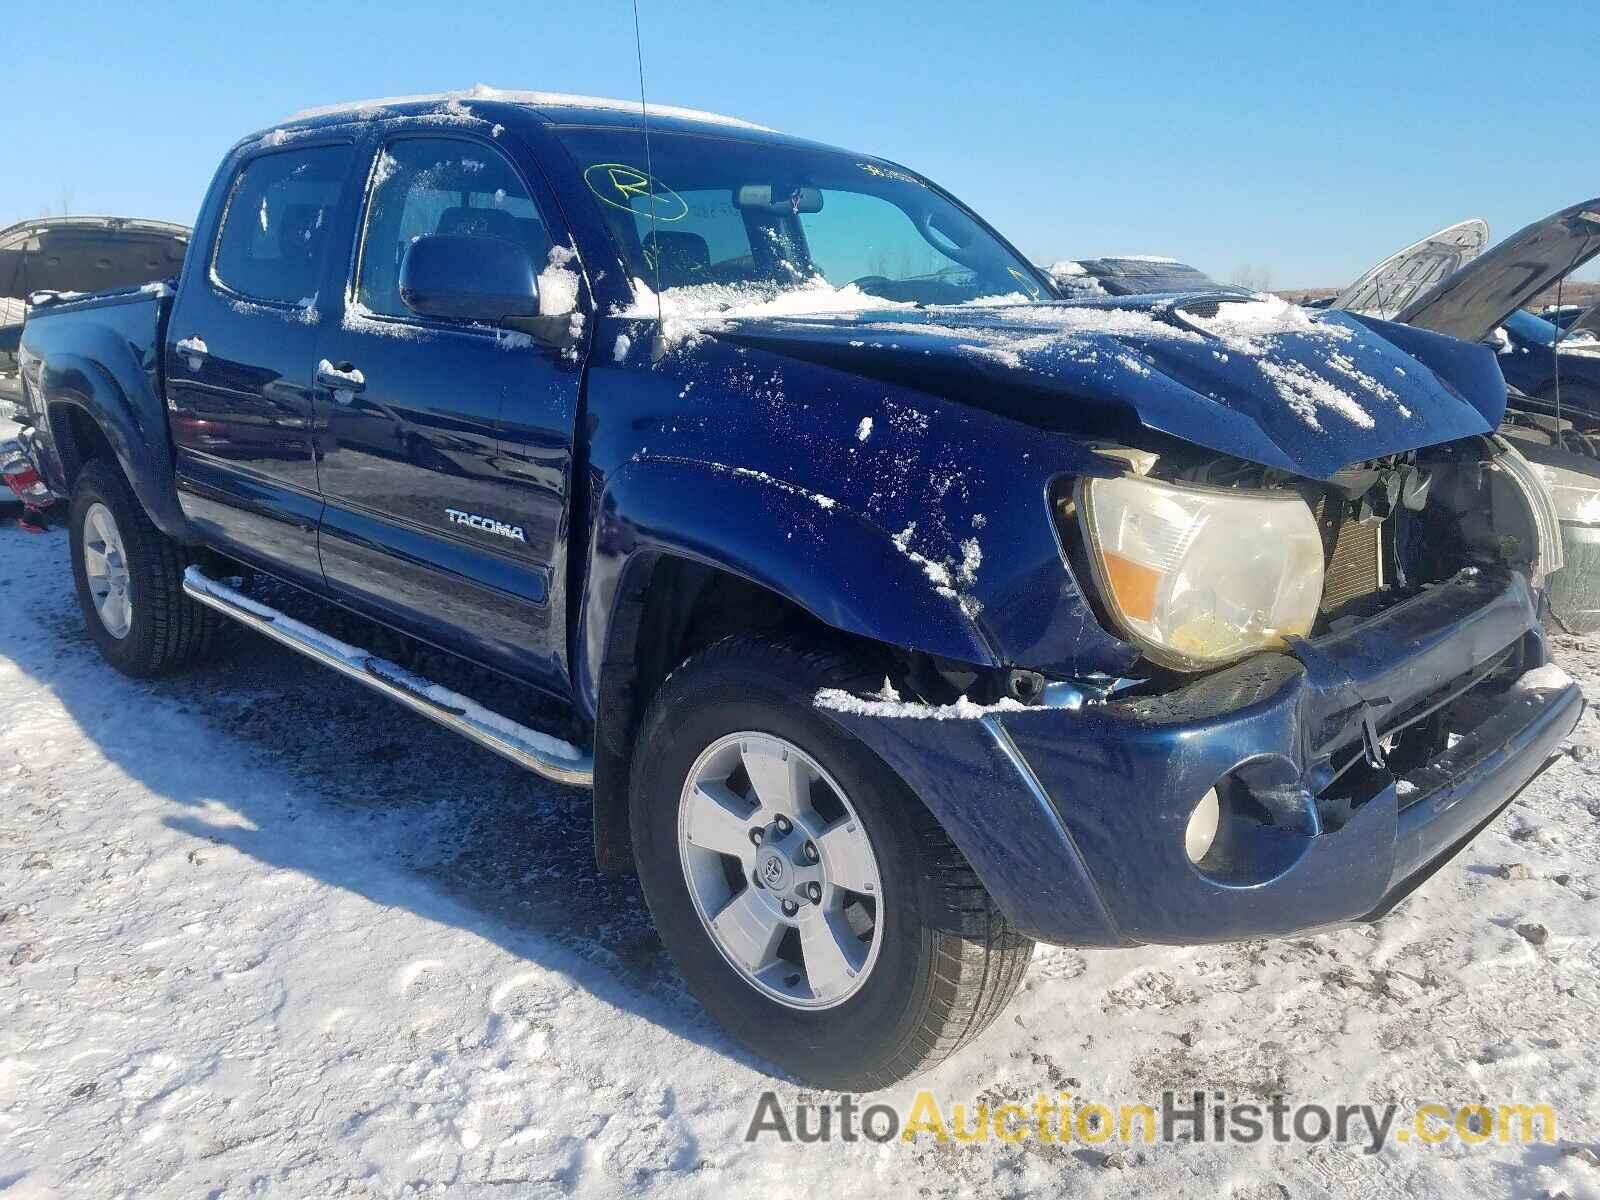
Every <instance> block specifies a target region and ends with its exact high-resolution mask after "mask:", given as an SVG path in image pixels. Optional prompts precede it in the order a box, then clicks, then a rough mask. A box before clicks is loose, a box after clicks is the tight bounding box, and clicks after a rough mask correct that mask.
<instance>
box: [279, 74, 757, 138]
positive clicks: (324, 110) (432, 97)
mask: <svg viewBox="0 0 1600 1200" xmlns="http://www.w3.org/2000/svg"><path fill="white" fill-rule="evenodd" d="M473 100H486V101H495V102H498V103H501V104H518V105H522V106H524V107H526V108H534V109H538V110H539V111H540V112H542V113H543V114H544V115H546V116H547V117H550V118H551V119H553V120H559V119H561V118H562V117H567V116H570V115H572V110H581V111H582V112H584V113H588V114H592V113H595V112H609V113H615V114H619V115H628V114H631V115H633V116H637V115H638V114H639V110H640V104H639V102H638V101H637V100H611V99H607V98H605V97H602V96H575V95H570V94H568V93H566V92H536V91H516V90H506V89H503V88H493V87H489V86H487V85H485V84H481V83H480V84H478V85H477V86H475V87H472V88H469V89H466V90H465V91H452V92H429V93H424V94H421V95H416V96H387V97H381V98H377V99H372V100H352V101H348V102H346V103H342V104H329V105H324V106H322V107H319V108H306V109H301V110H300V111H299V112H297V113H294V114H293V115H291V116H289V117H288V118H286V120H285V121H284V122H283V124H297V123H299V122H301V121H312V120H318V119H322V118H326V117H360V118H365V119H371V118H374V117H379V116H382V115H383V114H384V113H385V112H386V111H387V110H389V109H394V108H401V107H405V106H409V105H425V104H435V105H439V106H441V107H444V108H447V109H449V108H454V107H459V108H460V109H462V110H463V111H464V109H465V106H466V104H467V103H468V102H470V101H473ZM645 111H646V112H648V113H649V114H650V116H652V117H658V118H662V119H666V120H678V121H692V122H698V123H700V124H706V125H723V126H729V127H732V128H735V129H749V130H754V131H757V132H760V133H775V132H777V131H776V130H773V129H769V128H767V127H766V126H765V125H757V124H755V123H754V122H751V121H742V120H740V119H739V118H737V117H725V116H722V115H721V114H720V113H712V112H702V111H700V110H699V109H693V108H679V107H677V106H676V105H671V104H650V105H646V106H645Z"/></svg>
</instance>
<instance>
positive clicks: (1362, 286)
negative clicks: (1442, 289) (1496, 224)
mask: <svg viewBox="0 0 1600 1200" xmlns="http://www.w3.org/2000/svg"><path fill="white" fill-rule="evenodd" d="M1488 244H1489V223H1488V222H1487V221H1484V220H1481V219H1479V218H1477V217H1473V218H1471V219H1470V220H1466V221H1461V222H1458V223H1457V224H1455V225H1451V226H1449V227H1448V228H1445V229H1441V230H1439V232H1438V233H1431V234H1429V235H1428V236H1427V237H1425V238H1423V239H1422V240H1421V241H1420V242H1413V243H1412V244H1411V245H1409V246H1407V247H1406V248H1405V249H1404V250H1401V251H1400V252H1399V253H1398V254H1391V255H1390V256H1389V257H1388V258H1386V259H1384V260H1383V261H1382V262H1381V263H1379V264H1378V265H1377V266H1375V267H1373V268H1372V269H1371V270H1370V271H1368V272H1367V273H1366V274H1365V275H1363V276H1362V277H1361V278H1360V279H1358V280H1356V281H1355V282H1354V283H1352V284H1351V285H1350V286H1349V287H1347V288H1345V290H1344V291H1342V292H1340V293H1339V294H1338V295H1337V296H1335V297H1334V298H1333V300H1332V302H1331V303H1330V304H1329V305H1328V307H1329V308H1340V309H1344V310H1346V311H1348V312H1359V313H1365V314H1367V315H1368V316H1373V317H1381V318H1382V319H1383V320H1385V321H1392V320H1394V318H1395V315H1396V314H1397V313H1399V312H1400V311H1401V310H1402V309H1404V308H1405V306H1406V305H1407V304H1410V303H1411V301H1413V300H1415V299H1416V298H1417V297H1418V296H1420V295H1422V294H1424V293H1425V292H1427V291H1428V290H1429V289H1430V288H1432V287H1434V286H1435V285H1437V284H1438V283H1439V282H1440V281H1442V280H1444V279H1447V278H1448V277H1449V276H1450V275H1452V274H1454V273H1455V272H1456V271H1458V270H1460V269H1461V268H1462V267H1464V266H1466V265H1467V264H1468V263H1469V262H1471V261H1472V260H1473V259H1475V258H1477V257H1478V255H1480V254H1482V253H1483V250H1484V247H1486V246H1487V245H1488Z"/></svg>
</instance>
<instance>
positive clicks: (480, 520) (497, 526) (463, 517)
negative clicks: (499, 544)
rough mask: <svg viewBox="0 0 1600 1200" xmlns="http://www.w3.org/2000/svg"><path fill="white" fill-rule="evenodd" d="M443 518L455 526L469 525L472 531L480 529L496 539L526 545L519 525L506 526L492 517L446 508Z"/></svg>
mask: <svg viewBox="0 0 1600 1200" xmlns="http://www.w3.org/2000/svg"><path fill="white" fill-rule="evenodd" d="M444 513H445V516H447V517H449V518H450V520H451V522H452V523H453V524H456V525H470V526H472V528H474V529H481V530H483V531H484V532H485V533H492V534H494V535H495V536H496V537H503V538H510V539H511V540H512V541H513V542H521V543H522V544H523V545H524V546H526V545H527V544H528V538H527V535H526V534H524V533H523V532H522V526H521V525H507V524H506V523H505V522H504V521H497V520H495V519H494V518H493V517H480V516H479V515H478V514H477V513H469V512H462V511H461V510H460V509H459V508H447V509H445V510H444Z"/></svg>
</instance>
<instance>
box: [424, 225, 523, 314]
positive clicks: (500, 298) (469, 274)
mask: <svg viewBox="0 0 1600 1200" xmlns="http://www.w3.org/2000/svg"><path fill="white" fill-rule="evenodd" d="M400 298H401V299H402V300H403V301H405V305H406V307H407V308H409V309H410V310H411V311H412V312H414V313H418V314H420V315H421V316H424V317H442V318H445V319H448V320H463V321H503V320H505V319H506V318H507V317H531V316H536V315H537V314H538V312H539V286H538V282H537V279H536V276H535V272H534V269H533V260H532V259H531V258H530V257H529V256H528V252H527V250H525V249H524V248H523V247H521V246H519V245H517V244H516V243H515V242H508V241H505V240H503V239H501V238H496V237H461V236H457V235H454V234H432V235H430V236H428V237H420V238H418V239H417V240H416V241H414V242H412V243H411V245H410V246H409V247H407V248H406V253H405V259H404V261H403V262H402V263H401V266H400Z"/></svg>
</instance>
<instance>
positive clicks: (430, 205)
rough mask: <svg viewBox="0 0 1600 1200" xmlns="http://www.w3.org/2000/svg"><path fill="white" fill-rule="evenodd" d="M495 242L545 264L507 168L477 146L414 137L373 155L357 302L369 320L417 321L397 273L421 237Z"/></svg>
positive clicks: (539, 230)
mask: <svg viewBox="0 0 1600 1200" xmlns="http://www.w3.org/2000/svg"><path fill="white" fill-rule="evenodd" d="M433 234H447V235H450V236H453V237H493V238H501V239H503V240H505V241H508V242H514V243H516V244H517V245H519V246H521V247H523V248H524V249H525V250H527V252H528V257H529V258H530V259H531V260H532V262H533V269H534V270H535V271H541V270H543V269H544V267H545V265H546V263H547V262H548V261H549V258H550V234H549V231H548V229H547V228H546V226H545V223H544V218H543V217H542V216H541V215H540V213H539V209H538V206H537V205H536V204H534V202H533V199H532V197H530V196H529V195H528V189H527V188H526V187H524V186H523V183H522V180H521V178H520V177H519V176H518V175H517V172H516V169H515V168H513V167H512V165H511V163H510V162H508V161H507V160H506V158H505V157H504V156H503V155H502V154H500V153H499V151H497V150H494V149H493V148H491V147H489V146H485V145H483V144H482V143H481V142H471V141H465V140H461V139H457V138H430V137H413V138H399V139H396V140H394V141H392V142H389V143H388V144H387V145H385V146H384V147H383V148H382V149H381V150H379V151H378V158H377V161H376V162H375V163H374V164H373V168H372V180H371V182H370V184H369V185H368V195H367V215H366V227H365V229H364V231H363V233H362V238H361V260H360V265H359V266H358V268H357V276H356V300H357V303H358V304H360V306H361V307H362V308H364V309H365V310H366V311H368V312H372V313H378V314H381V315H384V316H391V317H414V316H415V314H414V313H412V312H411V310H410V309H408V308H407V307H406V305H405V301H403V300H401V298H400V265H401V263H402V262H403V261H404V260H405V255H406V249H407V248H408V247H409V246H410V245H411V243H412V242H414V241H416V239H418V238H420V237H427V236H430V235H433Z"/></svg>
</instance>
